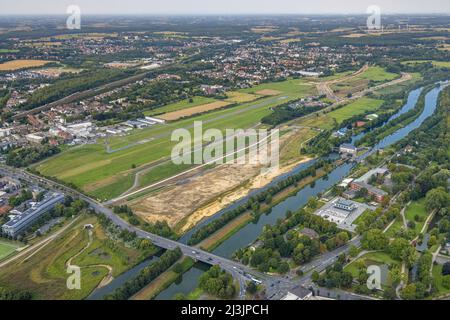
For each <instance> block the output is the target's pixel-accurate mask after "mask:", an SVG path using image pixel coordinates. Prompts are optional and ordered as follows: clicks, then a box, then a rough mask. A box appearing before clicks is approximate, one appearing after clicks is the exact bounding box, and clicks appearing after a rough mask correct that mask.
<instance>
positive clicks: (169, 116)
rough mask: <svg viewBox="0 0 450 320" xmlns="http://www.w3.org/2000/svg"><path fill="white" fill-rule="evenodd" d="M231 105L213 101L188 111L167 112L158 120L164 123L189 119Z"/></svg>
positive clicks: (225, 102)
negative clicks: (164, 121)
mask: <svg viewBox="0 0 450 320" xmlns="http://www.w3.org/2000/svg"><path fill="white" fill-rule="evenodd" d="M231 104H232V103H231V102H227V101H215V102H211V103H208V104H202V105H199V106H197V107H192V108H188V109H183V110H178V111H174V112H169V113H166V114H163V115H162V116H160V117H159V118H161V119H163V120H166V121H175V120H178V119H182V118H187V117H191V116H194V115H197V114H202V113H205V112H210V111H213V110H216V109H221V108H224V107H226V106H229V105H231Z"/></svg>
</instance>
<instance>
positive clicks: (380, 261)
mask: <svg viewBox="0 0 450 320" xmlns="http://www.w3.org/2000/svg"><path fill="white" fill-rule="evenodd" d="M359 264H364V266H365V267H368V266H370V265H384V264H386V265H388V266H389V267H390V268H392V267H393V266H400V262H399V261H397V260H394V259H392V258H391V256H390V255H389V254H387V253H385V252H371V253H368V254H365V255H364V256H362V257H361V258H359V259H357V260H355V261H353V262H352V263H350V264H349V265H347V266H346V267H345V268H344V270H345V271H347V272H350V273H351V274H352V276H353V277H358V275H359V267H358V265H359Z"/></svg>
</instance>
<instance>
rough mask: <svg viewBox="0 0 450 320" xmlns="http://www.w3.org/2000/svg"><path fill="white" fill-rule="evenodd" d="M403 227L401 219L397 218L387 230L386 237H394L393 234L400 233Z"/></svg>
mask: <svg viewBox="0 0 450 320" xmlns="http://www.w3.org/2000/svg"><path fill="white" fill-rule="evenodd" d="M402 227H403V221H402V218H398V219H396V220H395V222H394V224H393V225H392V226H391V227H390V228H389V229H388V231H387V232H386V235H387V236H388V237H390V238H392V237H394V236H395V234H396V233H397V232H398V231H400V230H401V229H402Z"/></svg>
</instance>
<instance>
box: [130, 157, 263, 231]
mask: <svg viewBox="0 0 450 320" xmlns="http://www.w3.org/2000/svg"><path fill="white" fill-rule="evenodd" d="M258 173H259V169H258V168H257V167H256V166H251V165H223V166H220V167H218V168H214V169H211V170H208V171H207V172H205V173H204V174H202V175H198V176H196V177H193V178H191V179H188V180H187V181H185V182H184V183H182V184H179V185H176V186H174V187H172V188H170V189H166V190H163V191H161V192H159V193H158V194H155V195H151V196H149V197H147V198H143V199H139V200H136V201H135V202H132V203H131V204H130V205H131V207H132V208H133V210H134V212H135V213H136V214H138V215H139V216H141V217H142V218H144V219H145V220H147V221H149V222H155V221H157V220H165V221H167V222H168V223H169V224H170V225H171V226H173V225H175V224H176V223H177V222H179V221H180V220H181V219H183V218H185V217H186V216H187V215H189V214H191V213H192V212H194V211H195V210H197V209H199V208H200V207H202V206H204V205H205V204H206V203H207V202H209V201H211V199H214V198H217V197H219V196H220V195H221V194H223V193H226V192H227V191H230V190H232V189H235V188H237V187H238V186H239V185H241V184H242V183H243V182H244V181H246V180H249V179H251V178H252V177H254V176H256V175H257V174H258Z"/></svg>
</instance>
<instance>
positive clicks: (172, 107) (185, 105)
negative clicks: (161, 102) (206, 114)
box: [144, 97, 216, 116]
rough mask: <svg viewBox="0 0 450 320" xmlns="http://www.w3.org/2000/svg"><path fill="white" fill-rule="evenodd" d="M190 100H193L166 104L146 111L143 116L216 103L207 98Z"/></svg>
mask: <svg viewBox="0 0 450 320" xmlns="http://www.w3.org/2000/svg"><path fill="white" fill-rule="evenodd" d="M192 100H193V101H192V102H189V99H185V100H181V101H179V102H176V103H172V104H168V105H166V106H164V107H161V108H157V109H154V110H149V111H146V112H144V114H145V115H146V116H154V115H160V114H163V113H168V112H173V111H178V110H182V109H187V108H192V107H196V106H200V105H202V104H207V103H211V102H214V101H216V100H215V99H213V98H207V97H193V98H192Z"/></svg>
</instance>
